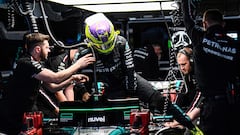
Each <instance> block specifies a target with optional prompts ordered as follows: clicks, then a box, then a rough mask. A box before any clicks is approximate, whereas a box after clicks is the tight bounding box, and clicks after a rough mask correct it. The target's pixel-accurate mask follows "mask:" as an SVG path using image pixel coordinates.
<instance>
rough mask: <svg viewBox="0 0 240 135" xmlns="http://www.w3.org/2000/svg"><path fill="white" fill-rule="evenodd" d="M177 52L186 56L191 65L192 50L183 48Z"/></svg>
mask: <svg viewBox="0 0 240 135" xmlns="http://www.w3.org/2000/svg"><path fill="white" fill-rule="evenodd" d="M178 53H181V54H184V55H185V56H187V57H188V59H189V61H190V63H191V65H193V54H192V50H189V51H187V50H186V49H185V48H183V49H181V50H179V51H178Z"/></svg>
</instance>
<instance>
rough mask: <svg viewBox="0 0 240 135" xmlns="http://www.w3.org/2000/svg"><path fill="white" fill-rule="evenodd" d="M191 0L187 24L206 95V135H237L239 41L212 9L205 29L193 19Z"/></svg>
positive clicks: (207, 13) (186, 5)
mask: <svg viewBox="0 0 240 135" xmlns="http://www.w3.org/2000/svg"><path fill="white" fill-rule="evenodd" d="M189 5H190V3H189V0H183V7H182V9H183V13H184V24H185V27H186V29H187V32H188V34H189V36H190V37H191V39H192V42H193V44H192V45H193V57H194V63H195V75H196V79H197V82H198V84H199V88H200V90H201V93H202V95H203V96H204V97H205V100H204V102H203V107H202V108H201V115H200V117H201V119H200V120H201V121H200V124H201V127H202V130H203V131H204V134H206V135H235V134H238V132H239V129H238V126H237V124H235V123H232V121H233V120H234V121H239V120H240V115H239V113H240V112H239V110H240V109H239V100H236V99H237V98H238V95H237V94H238V93H237V91H236V89H235V88H234V83H233V82H234V81H235V78H236V76H237V75H238V72H237V71H239V66H238V64H239V60H238V59H239V58H240V56H239V49H238V47H239V43H236V41H234V40H232V39H231V38H230V37H228V36H227V35H226V30H225V29H224V20H223V15H222V14H221V13H220V11H219V10H216V9H209V10H206V11H205V12H204V14H203V19H202V24H203V29H200V27H199V26H197V25H195V23H194V21H193V20H192V18H191V16H190V15H191V12H189V11H190V8H189Z"/></svg>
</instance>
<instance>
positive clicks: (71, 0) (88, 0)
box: [48, 0, 173, 5]
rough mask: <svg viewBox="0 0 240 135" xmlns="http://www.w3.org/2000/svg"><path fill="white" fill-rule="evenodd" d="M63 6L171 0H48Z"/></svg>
mask: <svg viewBox="0 0 240 135" xmlns="http://www.w3.org/2000/svg"><path fill="white" fill-rule="evenodd" d="M48 1H52V2H55V3H61V4H64V5H98V4H122V3H140V2H145V3H146V2H160V1H173V0H48Z"/></svg>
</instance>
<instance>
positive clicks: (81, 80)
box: [72, 74, 89, 83]
mask: <svg viewBox="0 0 240 135" xmlns="http://www.w3.org/2000/svg"><path fill="white" fill-rule="evenodd" d="M72 81H73V82H74V83H85V82H87V81H89V77H88V76H86V75H84V74H75V75H72Z"/></svg>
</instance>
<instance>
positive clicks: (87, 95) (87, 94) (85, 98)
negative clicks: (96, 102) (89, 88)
mask: <svg viewBox="0 0 240 135" xmlns="http://www.w3.org/2000/svg"><path fill="white" fill-rule="evenodd" d="M90 97H91V94H89V93H88V92H85V93H84V94H83V96H82V101H83V102H87V101H88V100H89V99H90Z"/></svg>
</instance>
